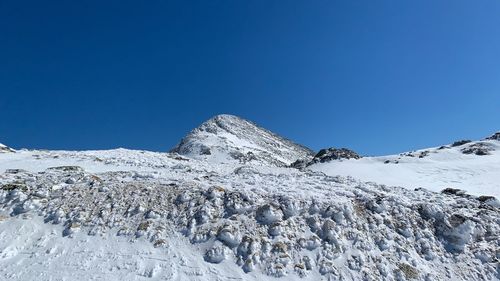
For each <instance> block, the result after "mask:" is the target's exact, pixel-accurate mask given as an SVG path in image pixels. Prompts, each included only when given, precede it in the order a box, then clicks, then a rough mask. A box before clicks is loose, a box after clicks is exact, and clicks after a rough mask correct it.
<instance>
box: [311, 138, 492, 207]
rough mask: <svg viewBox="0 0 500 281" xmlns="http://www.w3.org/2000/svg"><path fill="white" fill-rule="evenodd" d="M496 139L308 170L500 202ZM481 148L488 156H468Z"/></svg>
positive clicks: (366, 158) (337, 163)
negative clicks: (462, 192) (459, 192)
mask: <svg viewBox="0 0 500 281" xmlns="http://www.w3.org/2000/svg"><path fill="white" fill-rule="evenodd" d="M493 137H494V136H492V137H491V138H492V139H491V140H484V141H477V142H469V143H466V144H463V145H460V146H456V147H452V146H443V147H439V148H429V149H424V150H418V151H414V152H409V153H402V154H399V155H389V156H380V157H363V158H361V159H348V160H347V159H343V160H339V161H331V162H328V163H317V164H314V165H312V166H310V167H309V169H311V170H313V171H319V172H324V173H326V174H328V175H333V176H336V175H341V176H352V177H354V178H357V179H360V180H363V181H372V182H376V183H381V184H386V185H393V186H402V187H405V188H409V189H413V188H418V187H423V188H426V189H429V190H432V191H437V192H439V191H441V190H443V189H445V188H458V189H463V190H466V191H467V192H468V193H471V194H474V195H478V196H479V195H491V196H496V197H497V198H500V141H499V140H494V139H493ZM478 147H482V148H483V149H484V150H482V151H487V153H488V154H487V155H476V154H475V153H470V154H466V152H467V151H469V150H474V149H477V148H478ZM464 151H465V152H464Z"/></svg>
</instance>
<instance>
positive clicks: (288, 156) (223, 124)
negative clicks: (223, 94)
mask: <svg viewBox="0 0 500 281" xmlns="http://www.w3.org/2000/svg"><path fill="white" fill-rule="evenodd" d="M171 152H175V153H178V154H181V155H185V156H188V157H191V158H196V159H206V160H210V161H215V162H228V161H233V162H234V161H237V162H240V163H252V164H257V163H259V164H263V165H274V166H286V165H289V164H290V163H292V162H294V161H295V160H297V159H302V158H306V159H307V158H312V156H313V155H314V152H313V151H311V150H310V149H308V148H306V147H304V146H302V145H298V144H296V143H293V142H292V141H290V140H287V139H285V138H283V137H280V136H278V135H277V134H275V133H272V132H270V131H268V130H266V129H264V128H261V127H259V126H257V125H256V124H254V123H253V122H250V121H247V120H244V119H242V118H240V117H237V116H233V115H227V114H222V115H217V116H215V117H213V118H211V119H210V120H208V121H206V122H204V123H203V124H201V125H200V126H199V127H198V128H196V129H194V130H193V131H191V132H190V133H189V134H188V135H187V136H186V137H185V138H183V139H182V140H181V142H180V143H179V144H178V145H177V146H176V147H175V148H173V149H172V150H171Z"/></svg>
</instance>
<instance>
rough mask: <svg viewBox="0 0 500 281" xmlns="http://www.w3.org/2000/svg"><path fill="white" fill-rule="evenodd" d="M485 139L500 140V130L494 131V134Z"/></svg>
mask: <svg viewBox="0 0 500 281" xmlns="http://www.w3.org/2000/svg"><path fill="white" fill-rule="evenodd" d="M484 140H497V141H500V132H496V133H494V134H493V135H492V136H489V137H487V138H485V139H484Z"/></svg>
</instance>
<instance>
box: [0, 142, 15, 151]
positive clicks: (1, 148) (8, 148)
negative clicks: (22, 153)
mask: <svg viewBox="0 0 500 281" xmlns="http://www.w3.org/2000/svg"><path fill="white" fill-rule="evenodd" d="M6 152H16V151H15V150H14V149H12V148H10V147H8V146H6V145H4V144H1V143H0V153H6Z"/></svg>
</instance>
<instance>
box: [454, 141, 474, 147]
mask: <svg viewBox="0 0 500 281" xmlns="http://www.w3.org/2000/svg"><path fill="white" fill-rule="evenodd" d="M469 142H471V140H459V141H456V142H454V143H452V144H451V146H452V147H455V146H461V145H464V144H467V143H469Z"/></svg>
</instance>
